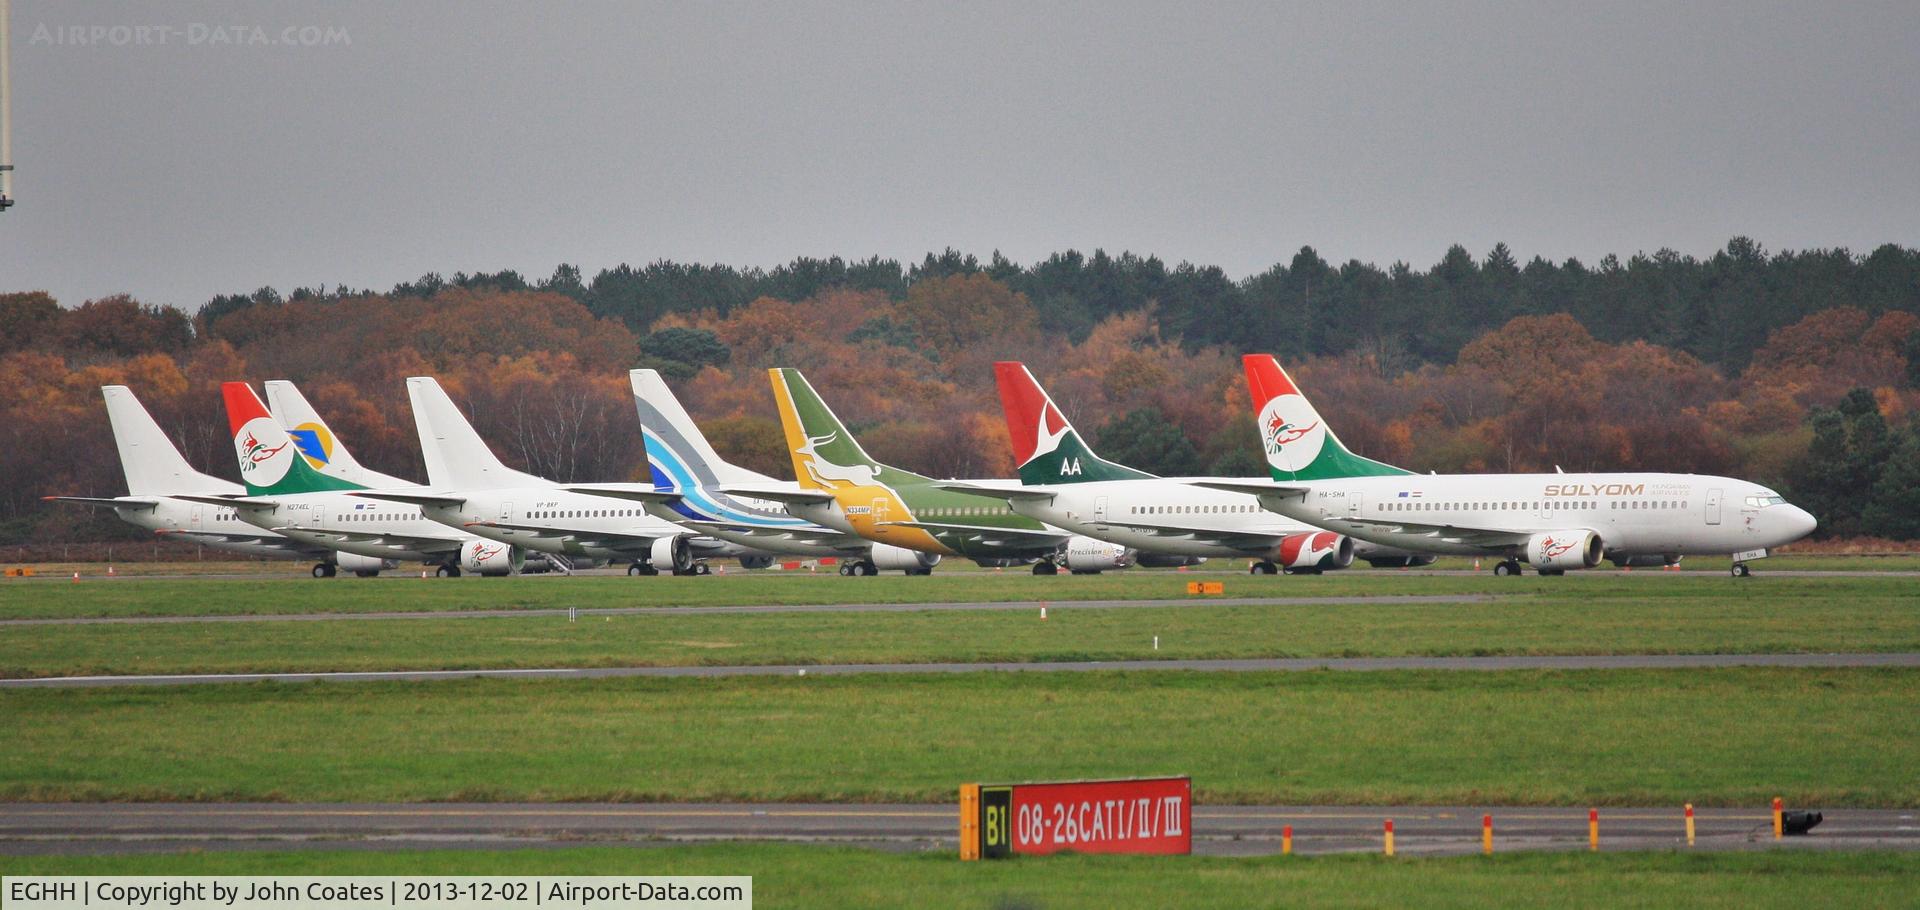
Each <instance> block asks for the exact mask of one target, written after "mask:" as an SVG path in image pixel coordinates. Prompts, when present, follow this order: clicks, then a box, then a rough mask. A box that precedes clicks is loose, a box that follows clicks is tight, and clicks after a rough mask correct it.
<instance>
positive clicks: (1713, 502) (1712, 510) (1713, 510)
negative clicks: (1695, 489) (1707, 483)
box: [1707, 489, 1720, 525]
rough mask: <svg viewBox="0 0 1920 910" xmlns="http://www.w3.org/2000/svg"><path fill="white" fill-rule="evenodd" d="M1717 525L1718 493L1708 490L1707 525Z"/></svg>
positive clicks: (1718, 513) (1718, 516) (1718, 519)
mask: <svg viewBox="0 0 1920 910" xmlns="http://www.w3.org/2000/svg"><path fill="white" fill-rule="evenodd" d="M1719 523H1720V491H1719V490H1717V489H1714V490H1708V491H1707V524H1710V525H1717V524H1719Z"/></svg>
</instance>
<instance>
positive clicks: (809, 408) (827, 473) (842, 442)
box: [767, 367, 925, 490]
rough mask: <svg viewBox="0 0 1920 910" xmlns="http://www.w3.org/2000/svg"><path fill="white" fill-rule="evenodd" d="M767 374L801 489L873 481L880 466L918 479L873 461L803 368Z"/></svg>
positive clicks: (780, 370)
mask: <svg viewBox="0 0 1920 910" xmlns="http://www.w3.org/2000/svg"><path fill="white" fill-rule="evenodd" d="M767 376H768V378H770V379H771V380H772V381H773V398H774V402H775V403H776V404H778V405H779V408H780V425H781V427H782V428H783V429H784V430H785V431H786V434H787V449H788V451H790V452H791V453H792V455H793V475H794V478H795V479H796V480H798V481H799V483H800V486H801V488H802V489H809V490H835V489H840V488H842V487H844V486H871V485H873V483H874V481H875V479H876V478H877V477H879V475H880V473H881V472H882V471H892V472H895V473H897V474H899V475H903V476H904V477H907V478H919V475H917V474H910V473H908V472H906V471H900V470H899V469H897V468H890V467H888V466H886V465H883V464H881V463H880V462H877V461H875V460H873V456H871V455H868V454H867V452H866V450H865V449H862V448H860V443H859V442H858V441H857V440H855V439H854V438H853V434H852V433H849V432H847V428H846V426H845V425H844V424H842V423H841V422H840V418H838V417H835V416H833V410H832V409H831V408H828V407H827V403H826V402H824V401H821V400H820V396H819V395H818V394H817V393H815V392H814V391H813V386H812V385H811V384H809V383H808V382H807V377H805V376H802V375H800V371H799V370H790V369H782V368H778V367H776V368H774V369H770V370H768V371H767ZM919 479H923V480H924V479H925V478H919Z"/></svg>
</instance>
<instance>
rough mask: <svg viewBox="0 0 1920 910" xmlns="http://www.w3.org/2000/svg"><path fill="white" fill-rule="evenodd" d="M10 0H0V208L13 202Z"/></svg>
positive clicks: (1, 210)
mask: <svg viewBox="0 0 1920 910" xmlns="http://www.w3.org/2000/svg"><path fill="white" fill-rule="evenodd" d="M12 5H13V4H12V0H0V212H4V211H6V210H7V207H8V206H10V205H12V204H13V77H12V74H11V72H10V68H9V65H10V64H11V63H12V61H11V60H10V59H9V57H10V56H11V51H12V45H13V30H12V22H13V11H12V10H11V9H9V7H11V6H12Z"/></svg>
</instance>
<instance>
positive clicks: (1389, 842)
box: [1386, 818, 1393, 856]
mask: <svg viewBox="0 0 1920 910" xmlns="http://www.w3.org/2000/svg"><path fill="white" fill-rule="evenodd" d="M1386 834H1387V840H1386V848H1387V855H1388V856H1392V855H1393V819H1391V818H1389V819H1387V825H1386Z"/></svg>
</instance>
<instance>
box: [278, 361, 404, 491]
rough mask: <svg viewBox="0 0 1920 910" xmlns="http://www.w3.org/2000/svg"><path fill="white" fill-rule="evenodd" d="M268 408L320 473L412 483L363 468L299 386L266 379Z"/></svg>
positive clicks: (376, 483) (374, 482) (369, 482)
mask: <svg viewBox="0 0 1920 910" xmlns="http://www.w3.org/2000/svg"><path fill="white" fill-rule="evenodd" d="M267 409H268V410H270V411H272V412H273V419H274V420H275V421H278V422H279V424H280V426H282V427H284V428H286V431H287V435H289V436H292V437H293V443H294V446H295V447H297V448H298V449H299V450H300V454H301V455H302V456H303V457H305V458H306V459H307V464H309V465H312V466H313V469H314V470H316V471H319V472H320V473H322V474H328V475H331V476H334V477H338V478H340V479H341V480H347V481H352V482H353V483H357V484H360V485H361V486H365V487H373V488H381V487H388V488H390V487H410V486H413V485H414V484H413V482H412V481H409V480H402V479H400V478H398V477H394V476H393V475H391V474H382V473H380V472H379V471H375V470H373V469H371V468H368V467H365V466H363V465H362V464H360V462H359V461H358V460H356V459H355V458H354V457H353V453H352V452H349V451H347V444H346V443H344V442H342V441H341V440H340V437H338V436H335V435H334V434H333V428H332V427H329V426H327V422H326V420H324V419H322V418H321V416H320V413H319V412H318V411H315V410H314V409H313V405H311V404H308V403H307V397H306V396H305V395H302V394H300V389H299V388H298V387H296V386H294V384H293V383H291V382H288V381H287V380H285V379H270V380H268V381H267Z"/></svg>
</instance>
